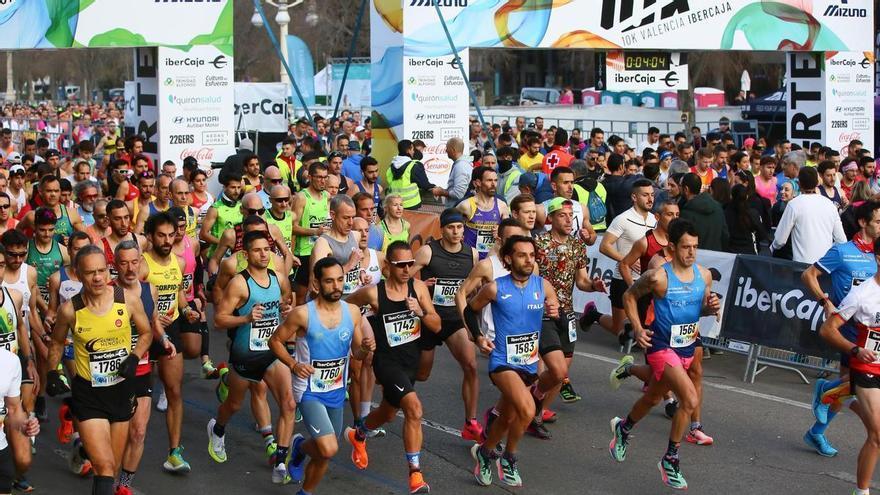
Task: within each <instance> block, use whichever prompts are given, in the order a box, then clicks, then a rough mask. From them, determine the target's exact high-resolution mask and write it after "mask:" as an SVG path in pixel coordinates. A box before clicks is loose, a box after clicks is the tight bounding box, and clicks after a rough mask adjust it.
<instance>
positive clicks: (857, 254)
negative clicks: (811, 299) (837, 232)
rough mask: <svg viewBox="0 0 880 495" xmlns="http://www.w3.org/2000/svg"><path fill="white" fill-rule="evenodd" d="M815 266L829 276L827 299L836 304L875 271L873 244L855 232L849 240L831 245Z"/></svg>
mask: <svg viewBox="0 0 880 495" xmlns="http://www.w3.org/2000/svg"><path fill="white" fill-rule="evenodd" d="M860 246H863V247H860ZM815 267H816V268H817V269H818V270H819V271H820V272H822V273H825V274H827V275H830V276H831V293H830V294H829V299H830V300H831V303H832V304H834V305H835V306H837V305H839V304H840V301H843V298H844V297H846V295H847V294H849V291H850V290H852V288H853V287H856V286H858V285H859V284H861V283H862V282H864V281H865V280H867V279H869V278H871V277H873V276H874V274H875V273H877V263H876V262H875V261H874V246H873V244H868V243H864V242H863V241H862V240H861V234H856V236H855V237H854V238H853V240H851V241H849V242H843V243H840V244H835V245H833V246H831V249H829V250H828V252H827V253H825V256H822V258H820V259H819V261H817V262H816V263H815Z"/></svg>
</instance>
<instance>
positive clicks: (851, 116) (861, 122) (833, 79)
mask: <svg viewBox="0 0 880 495" xmlns="http://www.w3.org/2000/svg"><path fill="white" fill-rule="evenodd" d="M867 55H868V54H865V53H860V52H837V53H836V54H834V56H832V57H831V58H830V59H826V61H825V90H826V91H825V111H826V115H827V119H826V121H825V142H826V144H827V145H828V146H830V147H831V148H832V149H835V150H837V151H839V152H840V154H841V155H842V156H846V153H847V151H846V148H847V146H849V142H850V141H852V140H853V139H858V140H860V141H862V143H864V148H865V149H866V150H873V149H874V133H873V132H872V129H873V123H874V105H873V101H871V100H872V99H871V96H872V94H873V91H874V64H873V62H872V61H871V60H869V59H868V57H867Z"/></svg>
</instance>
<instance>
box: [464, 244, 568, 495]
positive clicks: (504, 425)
mask: <svg viewBox="0 0 880 495" xmlns="http://www.w3.org/2000/svg"><path fill="white" fill-rule="evenodd" d="M536 254H537V246H536V245H535V241H534V240H533V239H531V238H529V237H525V236H520V235H516V236H513V237H510V238H508V239H507V240H506V241H505V242H504V245H503V246H502V247H501V253H500V256H501V259H502V260H504V261H503V263H504V267H505V268H507V269H509V270H510V274H508V275H505V276H503V277H500V278H498V279H496V280H494V281H492V282H489V283H488V284H486V285H484V286H483V288H482V289H480V292H479V293H478V294H477V296H476V297H475V298H473V299H472V300H471V301H470V302H469V303H468V306H467V309H465V321H468V323H467V326H468V328H469V330H470V333H471V336H472V337H473V339H474V341H475V342H476V344H477V346H478V347H479V348H480V351H481V352H482V353H483V354H487V355H488V356H489V378H490V379H491V380H492V383H494V384H495V386H496V387H497V388H498V390H499V391H500V392H501V399H500V400H499V402H498V406H497V409H498V416H497V418H496V419H495V421H493V422H492V426H491V427H490V428H488V434H487V435H486V439H485V440H484V441H483V442H482V445H480V444H475V445H474V446H473V447H471V455H472V456H473V458H474V460H475V461H476V462H477V464H476V466H475V467H474V477H475V478H476V479H477V483H478V484H480V485H483V486H488V485H490V484H492V467H491V465H492V462H493V461H495V462H496V463H497V466H498V478H500V479H501V481H502V482H503V483H505V484H507V485H510V486H522V478H521V477H520V474H519V468H518V466H517V457H516V452H517V446H518V445H519V440H520V439H521V438H522V435H523V431H524V430H525V429H526V427H527V426H528V425H529V423H530V422H531V421H532V418H534V416H535V402H534V401H533V400H532V394H531V393H530V391H529V387H531V386H532V385H533V384H534V383H535V382H536V381H537V379H538V342H539V341H540V339H541V333H542V331H543V330H542V326H543V325H542V322H541V320H542V317H543V316H545V315H546V316H548V317H550V318H557V317H558V316H559V314H558V311H559V301H557V299H556V291H555V290H554V289H553V286H552V285H551V284H550V283H549V282H547V281H546V280H544V279H542V278H541V277H539V276H537V275H534V274H533V272H534V270H535V264H536V259H535V255H536ZM486 306H490V307H491V311H492V315H493V320H494V322H495V336H494V337H493V338H492V339H491V340H490V339H489V338H487V337H485V336H483V335H482V334H480V332H479V328H478V327H479V321H478V317H477V311H481V310H482V309H483V308H485V307H486ZM503 439H506V442H505V446H504V450H503V453H502V454H501V456H500V458H499V455H498V452H497V451H496V448H497V447H498V445H499V442H501V441H502V440H503Z"/></svg>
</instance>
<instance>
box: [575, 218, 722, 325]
mask: <svg viewBox="0 0 880 495" xmlns="http://www.w3.org/2000/svg"><path fill="white" fill-rule="evenodd" d="M601 243H602V236H601V235H599V236H598V239H596V243H595V244H593V245H592V246H588V247H587V273H588V274H589V276H590V278H591V279H592V278H596V277H599V278H601V279H602V280H603V281H604V282H605V287H611V277H612V275H613V274H614V267H615V266H616V265H617V263H616V262H615V261H614V260H612V259H611V258H609V257H607V256H605V255H604V254H601V253H599V245H600V244H601ZM735 261H736V255H733V254H730V253H721V252H718V251H707V250H704V249H700V250H698V251H697V263H699V264H700V265H701V266H702V267H704V268H706V269H707V270H709V271H710V272H711V273H712V292H714V293H715V294H716V295H717V296H718V297H719V298H720V299H721V304H722V308H723V307H724V302H725V300H726V299H727V298H728V297H729V294H728V286H729V285H730V280H731V275H732V273H733V268H734V262H735ZM609 295H610V294H607V293H605V294H603V293H601V292H583V291H581V290H580V289H578V288H577V287H574V292H573V305H574V310H575V311H577V312H581V311H583V309H584V305H586V304H587V303H588V302H590V301H592V302H593V303H595V304H596V309H598V310H599V312H600V313H603V314H611V300H610V299H609ZM723 314H724V311H723V310H722V312H721V315H719V316H718V317H717V318H716V317H715V316H706V317H703V318H701V319H700V335H703V336H706V337H712V338H717V337H718V335H719V334H720V332H721V324H722V322H723V319H722V315H723Z"/></svg>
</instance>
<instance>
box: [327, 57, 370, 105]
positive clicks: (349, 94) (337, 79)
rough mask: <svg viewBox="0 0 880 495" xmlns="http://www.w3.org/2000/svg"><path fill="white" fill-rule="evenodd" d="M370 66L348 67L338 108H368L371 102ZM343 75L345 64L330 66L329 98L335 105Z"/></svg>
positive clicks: (356, 65)
mask: <svg viewBox="0 0 880 495" xmlns="http://www.w3.org/2000/svg"><path fill="white" fill-rule="evenodd" d="M371 65H372V64H351V65H350V66H349V67H348V76H346V78H345V88H343V90H342V96H341V101H340V103H339V106H340V108H351V107H353V108H358V107H369V106H370V102H371V95H370V92H371V88H370V67H371ZM344 73H345V64H334V65H331V66H330V98H331V100H332V102H333V104H334V105H335V104H336V98H337V97H339V87H340V86H342V76H343V74H344Z"/></svg>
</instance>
